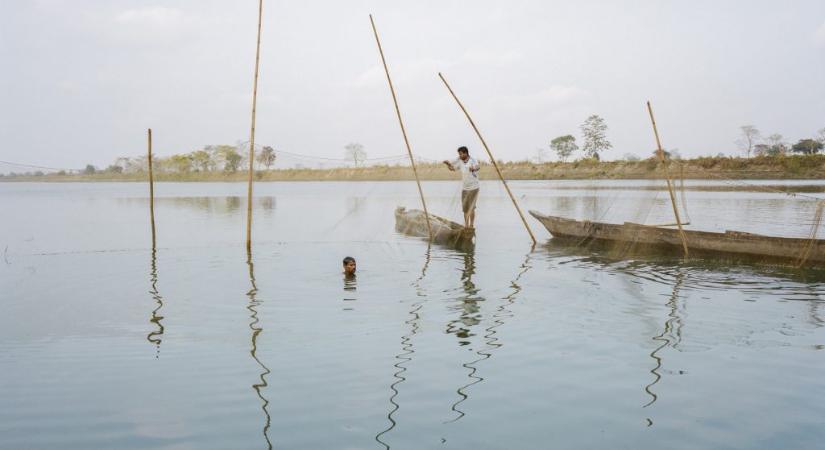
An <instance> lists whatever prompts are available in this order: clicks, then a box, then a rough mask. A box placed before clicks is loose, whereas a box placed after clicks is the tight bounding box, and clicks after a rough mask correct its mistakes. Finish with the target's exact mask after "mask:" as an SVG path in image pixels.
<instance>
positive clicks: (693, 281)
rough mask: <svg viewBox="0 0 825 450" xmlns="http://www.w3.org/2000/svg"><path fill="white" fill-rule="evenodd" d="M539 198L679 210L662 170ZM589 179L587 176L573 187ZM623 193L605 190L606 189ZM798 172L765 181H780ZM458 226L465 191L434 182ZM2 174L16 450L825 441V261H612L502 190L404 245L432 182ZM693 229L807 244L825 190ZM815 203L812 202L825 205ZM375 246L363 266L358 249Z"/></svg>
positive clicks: (716, 217) (623, 216) (490, 188)
mask: <svg viewBox="0 0 825 450" xmlns="http://www.w3.org/2000/svg"><path fill="white" fill-rule="evenodd" d="M553 183H554V182H518V183H516V182H514V183H512V184H511V186H512V187H513V190H514V192H515V193H516V195H517V196H518V197H519V198H520V201H521V202H522V206H523V208H524V209H525V210H527V209H537V210H540V211H543V212H545V213H548V214H558V215H564V216H568V217H578V218H589V219H601V220H606V221H617V222H621V221H637V222H646V223H663V222H670V221H672V218H671V217H670V214H671V211H670V209H669V208H670V204H669V200H668V199H667V194H666V193H663V192H655V191H646V190H640V189H633V187H634V186H635V187H639V186H646V185H648V184H655V183H656V182H652V181H636V182H627V181H623V182H619V183H616V184H615V185H614V186H613V187H622V186H626V187H627V189H597V188H594V187H593V182H587V181H583V182H578V183H581V184H580V185H578V186H580V187H577V185H576V184H575V183H576V182H565V186H564V189H552V187H553V186H554V184H553ZM570 183H573V184H570ZM601 183H611V182H601ZM781 183H782V182H779V181H777V182H770V184H771V185H774V184H781ZM424 189H425V191H426V192H427V194H428V197H429V200H430V208H431V210H432V211H433V212H435V213H436V214H441V215H447V216H450V217H452V218H454V219H457V218H458V217H459V215H458V208H459V202H458V191H457V189H458V187H457V183H425V186H424ZM146 191H147V189H146V186H145V185H141V184H119V183H111V184H109V183H97V184H29V183H26V184H12V183H0V211H2V219H0V252H2V258H0V305H2V307H3V314H2V315H0V448H4V449H5V448H9V449H30V448H31V449H41V448H44V449H45V448H72V449H92V448H100V449H111V448H166V449H183V448H192V449H205V448H214V449H227V448H263V449H266V448H270V447H271V448H289V449H295V448H303V449H322V448H341V449H361V448H374V449H380V448H393V449H422V448H459V449H470V448H472V449H502V448H514V449H515V448H518V449H545V448H566V449H569V448H581V449H593V448H632V449H637V448H651V449H652V448H656V449H658V448H760V449H775V448H810V449H813V448H821V445H822V442H823V439H825V378H823V376H822V374H823V373H825V372H823V369H825V328H824V327H823V325H825V297H823V295H825V275H823V273H822V272H821V271H816V270H807V271H797V270H793V269H774V268H764V267H753V266H734V267H731V266H728V265H725V264H718V263H714V262H713V261H687V262H684V261H668V260H657V259H652V258H651V259H642V260H631V261H617V260H612V259H610V258H609V257H608V256H609V255H607V256H606V255H603V254H600V253H598V252H596V251H594V250H592V249H576V248H570V247H567V246H560V245H557V244H554V243H553V241H551V240H550V237H549V235H548V233H547V232H546V231H545V230H544V229H543V228H542V227H541V225H540V224H539V223H538V222H536V221H535V220H533V219H532V218H529V217H528V221H529V223H530V225H531V227H532V229H533V231H534V232H535V233H536V235H537V237H538V238H539V241H540V243H539V246H537V247H536V248H535V249H531V245H530V241H529V238H528V236H527V234H526V232H525V231H524V229H523V226H522V224H521V222H520V221H519V219H518V217H517V216H516V215H515V212H514V210H513V208H512V205H511V203H510V200H509V199H508V198H507V197H506V196H505V193H504V191H503V190H502V189H501V187H500V186H498V185H497V184H495V183H491V182H485V184H484V185H483V186H482V195H481V198H480V200H479V212H478V213H479V217H478V220H477V228H478V236H477V244H476V247H475V250H474V251H472V252H459V251H455V250H451V249H449V248H443V247H437V246H434V247H430V248H428V246H427V245H426V243H425V242H424V241H422V240H419V239H416V238H410V237H406V236H403V235H398V234H396V233H395V232H394V228H393V220H394V219H393V214H392V212H393V209H394V208H395V206H396V205H399V204H401V205H407V206H413V207H415V206H417V204H418V203H417V199H416V190H415V185H414V184H413V183H266V184H257V185H256V200H255V204H254V208H255V210H254V211H255V221H254V233H253V239H254V241H255V244H254V249H253V254H252V258H251V260H250V259H248V258H247V255H246V252H245V249H244V246H243V241H244V232H245V231H244V227H245V225H244V223H245V222H244V215H245V210H246V204H245V197H244V195H245V185H243V184H218V183H215V184H200V183H192V184H173V183H162V184H159V185H158V186H157V187H156V192H157V195H158V196H159V198H158V199H157V201H156V222H157V228H158V235H157V243H158V248H157V250H156V251H154V252H153V251H152V250H151V244H150V242H151V239H150V233H149V226H148V225H149V221H148V200H147V195H146ZM685 195H686V200H687V213H688V215H689V216H690V220H691V227H692V228H694V229H709V230H724V229H738V230H742V231H751V232H760V233H767V234H780V235H788V236H805V235H807V234H808V233H809V231H810V224H811V219H812V215H813V211H814V206H815V205H814V203H815V202H814V201H813V200H812V199H811V198H808V197H804V196H801V197H800V196H797V197H789V196H785V195H781V194H772V193H770V192H702V191H688V192H686V194H685ZM816 195H822V194H813V195H812V196H816ZM346 255H352V256H354V257H356V258H357V260H358V266H359V273H358V276H357V279H355V280H344V278H343V276H342V275H341V258H343V257H344V256H346Z"/></svg>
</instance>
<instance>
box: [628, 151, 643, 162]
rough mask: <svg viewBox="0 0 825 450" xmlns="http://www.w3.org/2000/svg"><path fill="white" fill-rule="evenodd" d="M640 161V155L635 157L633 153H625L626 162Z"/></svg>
mask: <svg viewBox="0 0 825 450" xmlns="http://www.w3.org/2000/svg"><path fill="white" fill-rule="evenodd" d="M640 159H641V158H639V156H638V155H635V154H633V153H625V154H624V160H625V161H639V160H640Z"/></svg>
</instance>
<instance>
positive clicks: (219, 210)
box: [117, 196, 278, 215]
mask: <svg viewBox="0 0 825 450" xmlns="http://www.w3.org/2000/svg"><path fill="white" fill-rule="evenodd" d="M117 201H118V202H121V203H144V202H146V201H147V199H145V198H131V197H127V198H119V199H118V200H117ZM245 201H246V197H240V196H225V197H157V198H155V205H163V206H171V207H173V208H175V209H184V208H185V209H191V210H196V211H207V212H209V213H211V214H220V215H228V214H233V213H236V212H238V211H239V210H240V208H241V205H242V204H243V202H245ZM253 201H254V202H255V203H254V205H255V207H256V208H257V209H258V210H261V211H263V212H264V214H267V215H268V214H271V213H272V211H274V210H275V209H277V206H278V201H277V198H276V197H273V196H263V197H255V198H254V200H253Z"/></svg>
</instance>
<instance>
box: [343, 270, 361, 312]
mask: <svg viewBox="0 0 825 450" xmlns="http://www.w3.org/2000/svg"><path fill="white" fill-rule="evenodd" d="M357 281H358V278H357V276H356V274H354V273H353V274H347V273H345V274H344V298H343V300H344V302H354V301H356V300H358V297H357V296H356V290H357V289H358V284H357ZM345 304H346V303H345ZM353 309H355V308H353V307H351V306H345V307H344V311H352V310H353Z"/></svg>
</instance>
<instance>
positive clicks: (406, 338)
mask: <svg viewBox="0 0 825 450" xmlns="http://www.w3.org/2000/svg"><path fill="white" fill-rule="evenodd" d="M431 250H432V247H431V246H430V245H427V252H426V254H425V259H424V267H422V268H421V276H419V277H418V278H417V279H416V280H415V281H414V282H413V283H412V285H413V287H415V291H416V295H417V296H419V297H422V299H421V300H420V301H418V302H414V303H413V304H412V305H410V306H411V309H410V311H409V313H407V315H408V316H410V318H409V319H407V320H405V321H404V323H405V324H407V325H409V326H410V332H409V333H407V334H405V335H403V336H401V353H399V354H398V355H395V359H396V360H398V362H396V363H395V364H393V367H395V368H396V369H398V371H397V372H395V373H393V374H392V376H393V378H395V381H394V382H393V383H392V384H390V390H391V391H392V395H390V404H391V405H392V407H391V408H392V409H391V410H390V412H389V413H388V414H387V420H389V422H390V425H389V426H388V427H387V428H386V429H384V430H382V431H381V432H379V433H378V434H376V435H375V440H376V441H377V442H378V443H379V444H381V445H383V446H384V448H386V449H388V450H389V448H390V446H389V444H387V443H386V442H384V441H383V440H381V437H382V436H383V435H385V434H387V433H389V432H390V431H391V430H392V429H393V428H395V426H396V425H397V422H396V421H395V419H394V418H393V415H394V414H395V413H396V412H397V411H398V410H399V409H401V405H400V404H398V402H396V401H395V398H396V397H398V394H399V391H398V386H399V385H400V384H401V383H403V382H404V381H406V380H407V378H406V377H404V375H403V374H404V372H406V371H407V367H406V366H405V364H406V363H408V362H410V361H412V354H413V353H415V346H414V345H413V341H412V337H413V336H415V335H416V334H418V331H419V329H420V325H419V321H420V319H421V315H420V314H419V311H420V310H421V308H423V307H424V303H425V302H426V301H427V294H426V293H425V292H424V290H423V289H422V287H421V281H422V280H423V279H424V277H425V276H426V275H427V267H429V265H430V251H431Z"/></svg>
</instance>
